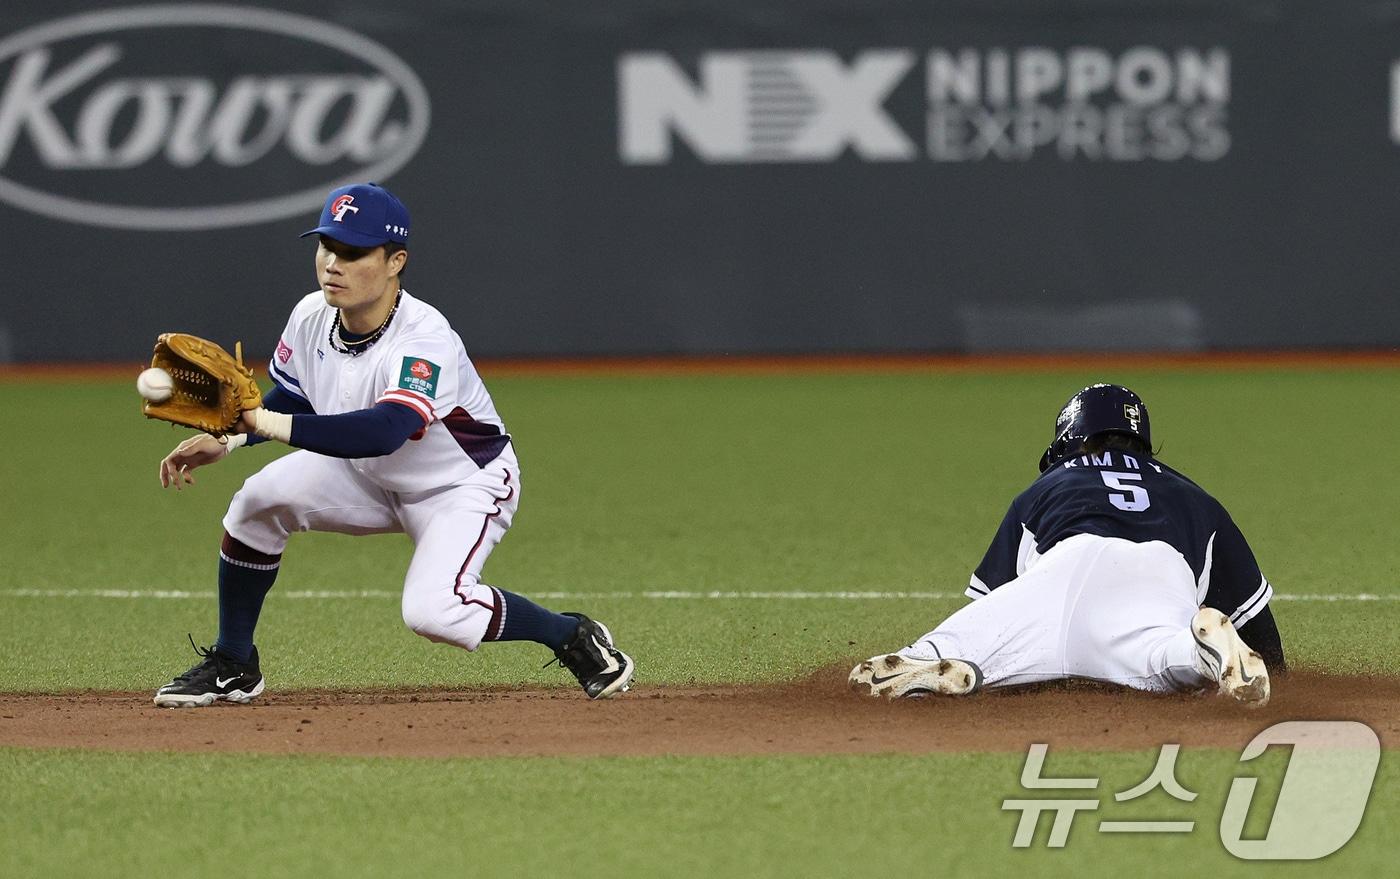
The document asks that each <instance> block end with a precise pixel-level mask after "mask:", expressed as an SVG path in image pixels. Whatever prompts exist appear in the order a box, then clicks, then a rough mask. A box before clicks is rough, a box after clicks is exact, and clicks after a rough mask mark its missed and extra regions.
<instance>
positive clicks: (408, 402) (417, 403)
mask: <svg viewBox="0 0 1400 879" xmlns="http://www.w3.org/2000/svg"><path fill="white" fill-rule="evenodd" d="M374 402H376V403H398V404H399V405H401V406H407V407H408V408H410V409H412V410H413V411H414V412H417V413H418V416H419V417H420V418H422V419H423V423H424V424H425V425H427V424H432V423H433V422H434V421H436V420H437V416H436V415H435V414H434V413H433V404H432V403H430V402H429V401H427V400H425V399H423V397H421V396H420V395H418V394H416V393H413V392H411V391H405V390H402V389H401V388H390V389H389V390H387V391H385V392H384V393H382V394H380V395H379V399H378V400H375V401H374Z"/></svg>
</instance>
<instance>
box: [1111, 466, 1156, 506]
mask: <svg viewBox="0 0 1400 879" xmlns="http://www.w3.org/2000/svg"><path fill="white" fill-rule="evenodd" d="M1099 475H1100V476H1102V477H1103V484H1104V485H1107V486H1108V487H1109V488H1116V489H1118V491H1121V492H1123V494H1118V493H1117V492H1112V491H1110V492H1109V493H1108V502H1109V503H1110V504H1113V505H1114V506H1115V507H1117V508H1118V509H1120V510H1127V511H1128V512H1130V513H1141V512H1142V511H1143V510H1145V509H1147V508H1148V507H1150V506H1152V501H1151V499H1150V498H1148V496H1147V489H1146V488H1143V487H1142V486H1141V485H1132V484H1130V483H1133V482H1138V481H1140V480H1141V479H1142V474H1141V473H1115V472H1114V471H1112V470H1101V471H1099Z"/></svg>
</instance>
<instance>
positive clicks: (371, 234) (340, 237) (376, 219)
mask: <svg viewBox="0 0 1400 879" xmlns="http://www.w3.org/2000/svg"><path fill="white" fill-rule="evenodd" d="M308 235H325V236H326V237H327V238H334V239H335V240H336V241H340V242H342V243H344V244H349V245H350V246H351V247H378V246H379V245H381V244H385V243H387V242H390V241H397V242H398V243H399V244H407V243H408V208H406V207H404V206H403V202H401V201H399V200H398V198H397V197H396V196H395V195H394V194H393V193H392V192H390V191H389V190H387V189H385V188H384V187H382V186H380V185H379V184H378V183H352V184H350V185H349V186H342V187H340V188H339V189H336V190H333V191H332V192H331V194H330V195H328V196H326V206H325V207H323V208H321V222H320V224H319V225H317V226H316V228H315V229H310V230H307V231H306V232H303V233H301V237H302V238H305V237H306V236H308Z"/></svg>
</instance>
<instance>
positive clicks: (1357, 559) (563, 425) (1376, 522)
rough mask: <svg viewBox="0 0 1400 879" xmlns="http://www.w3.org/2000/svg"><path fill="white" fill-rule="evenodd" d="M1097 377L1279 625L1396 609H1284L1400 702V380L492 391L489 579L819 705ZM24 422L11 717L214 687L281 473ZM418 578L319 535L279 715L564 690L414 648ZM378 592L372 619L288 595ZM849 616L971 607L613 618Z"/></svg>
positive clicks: (369, 613) (662, 649)
mask: <svg viewBox="0 0 1400 879" xmlns="http://www.w3.org/2000/svg"><path fill="white" fill-rule="evenodd" d="M1097 378H1111V379H1114V380H1118V381H1122V382H1125V383H1128V384H1130V385H1132V386H1133V387H1135V388H1137V389H1138V390H1139V391H1140V392H1141V393H1142V394H1143V396H1144V397H1145V399H1146V400H1147V401H1148V405H1149V406H1150V408H1151V413H1152V418H1153V427H1154V433H1155V438H1156V440H1157V442H1158V443H1159V444H1160V445H1161V446H1162V449H1163V451H1162V456H1163V458H1164V460H1167V461H1170V462H1171V463H1173V464H1174V465H1176V466H1178V467H1179V468H1181V469H1183V470H1185V472H1187V473H1188V474H1190V475H1192V476H1193V477H1194V478H1195V479H1197V480H1198V481H1199V482H1201V483H1202V484H1204V485H1205V486H1206V487H1207V488H1208V489H1210V490H1211V491H1212V492H1213V493H1215V494H1216V495H1217V496H1218V497H1219V498H1220V499H1221V500H1222V501H1223V502H1224V503H1225V504H1226V506H1227V507H1228V508H1229V509H1230V510H1231V511H1232V513H1233V514H1234V517H1235V519H1236V520H1237V521H1238V522H1239V523H1240V525H1241V527H1242V528H1243V530H1244V532H1245V534H1246V535H1247V536H1248V537H1249V539H1250V540H1251V543H1252V544H1253V546H1254V549H1255V551H1256V554H1257V555H1258V557H1259V559H1260V562H1261V565H1262V566H1263V568H1264V570H1265V572H1266V573H1267V574H1268V575H1269V577H1270V579H1271V580H1272V581H1273V582H1274V584H1275V587H1276V588H1277V590H1278V592H1279V593H1280V594H1281V595H1288V594H1294V595H1318V594H1321V595H1328V594H1335V595H1343V596H1345V595H1355V594H1357V593H1375V594H1381V595H1385V596H1389V598H1390V599H1392V600H1387V601H1381V602H1367V603H1358V602H1336V603H1324V602H1318V601H1309V602H1294V603H1288V602H1285V601H1280V602H1278V603H1276V604H1275V606H1274V607H1275V613H1276V615H1277V616H1278V618H1279V620H1280V622H1281V624H1282V626H1283V634H1284V641H1285V645H1286V646H1287V648H1288V652H1289V654H1290V657H1291V658H1292V660H1293V661H1294V662H1295V664H1298V665H1303V666H1313V667H1325V668H1338V669H1344V670H1352V671H1381V672H1386V673H1397V672H1400V627H1396V626H1394V625H1392V621H1393V620H1394V619H1395V614H1396V607H1397V604H1396V602H1395V601H1394V600H1393V599H1394V598H1395V596H1396V595H1397V592H1400V590H1397V587H1396V581H1397V577H1396V562H1395V558H1396V556H1395V554H1394V552H1393V551H1392V547H1391V540H1390V529H1391V527H1392V524H1393V523H1394V522H1396V521H1400V493H1398V492H1395V491H1393V490H1392V487H1393V486H1395V485H1400V458H1397V457H1396V456H1394V455H1392V454H1389V453H1388V452H1387V451H1386V446H1385V438H1387V437H1389V436H1391V435H1393V434H1394V433H1396V432H1397V428H1400V411H1397V410H1396V408H1395V407H1392V406H1388V405H1383V404H1382V401H1385V400H1389V399H1394V398H1395V397H1396V395H1397V393H1400V372H1397V371H1393V370H1369V371H1368V370H1355V371H1351V370H1338V371H1303V370H1280V371H1225V372H1204V371H1175V372H1173V371H1155V372H1154V371H1127V372H1122V371H1114V370H1107V371H1105V372H1104V373H1102V374H1091V373H1084V372H1067V371H1061V372H1046V373H1039V374H1022V373H1006V374H983V375H956V374H938V373H930V374H896V375H880V374H868V375H867V374H854V375H842V374H835V375H826V374H802V375H760V376H722V375H691V376H686V375H680V376H645V375H638V376H622V377H573V378H544V377H521V376H514V377H502V378H499V379H495V378H492V377H491V375H490V374H489V373H488V375H487V379H488V381H489V383H490V386H491V388H492V389H493V392H494V394H495V397H496V400H497V403H498V405H499V407H500V409H501V411H502V413H503V415H504V417H505V418H506V421H507V424H508V426H509V427H510V429H511V430H512V432H513V433H514V434H515V436H516V438H517V439H516V442H517V446H518V450H519V454H520V457H521V461H522V467H523V495H522V503H521V509H520V513H519V514H518V516H517V518H516V523H515V526H514V527H513V528H512V530H511V533H510V534H509V535H507V537H506V539H505V541H504V542H503V543H502V544H501V546H500V547H499V548H498V549H497V550H496V552H495V554H494V555H493V556H492V558H491V560H490V562H489V563H488V565H487V568H486V577H487V580H488V582H492V583H496V584H499V585H501V586H503V587H506V588H509V589H512V590H514V591H517V592H521V593H524V594H526V595H531V594H546V595H550V594H557V593H564V594H565V595H566V596H567V597H564V598H553V599H545V601H544V603H546V604H550V605H553V606H556V607H558V608H559V609H575V610H583V611H586V612H588V613H590V614H593V615H596V616H598V617H600V618H602V619H605V620H606V621H607V622H608V623H609V625H610V626H611V628H612V629H613V630H614V632H615V633H616V635H617V637H618V638H619V640H620V641H621V642H622V643H623V644H624V645H626V647H627V649H628V650H629V651H630V652H632V653H633V654H635V655H636V657H637V659H638V661H639V663H640V667H641V679H642V680H646V681H652V682H683V681H691V680H697V681H721V680H734V681H757V680H765V679H772V678H778V677H792V676H794V675H798V674H801V673H802V672H803V671H805V670H808V669H811V668H814V667H817V666H820V665H824V664H826V663H829V662H835V661H845V660H848V659H851V658H853V657H859V656H864V655H869V654H871V653H875V652H881V651H884V650H887V649H891V648H892V647H895V646H899V645H901V644H904V643H907V642H908V641H909V640H911V639H913V638H914V637H916V636H917V635H919V634H921V633H922V632H924V631H926V630H927V629H929V628H931V627H932V626H933V624H934V623H936V622H937V621H938V619H940V618H941V617H942V616H944V615H946V614H947V613H948V612H949V611H950V610H952V609H953V608H955V607H957V606H959V605H960V604H961V603H962V599H961V598H960V597H958V596H960V593H961V590H962V588H963V586H964V585H965V584H966V582H967V576H968V572H969V571H970V570H971V568H972V567H974V566H975V565H976V563H977V561H978V560H979V559H980V557H981V554H982V552H983V550H984V549H985V547H986V544H987V542H988V540H989V539H990V537H991V534H992V532H993V531H994V529H995V527H996V524H997V522H998V521H999V519H1000V517H1001V515H1002V513H1003V512H1004V510H1005V507H1006V504H1007V503H1008V502H1009V500H1010V498H1011V497H1012V496H1013V495H1014V494H1015V493H1016V492H1017V491H1019V490H1020V489H1022V488H1023V487H1024V486H1025V485H1027V484H1028V483H1029V482H1030V481H1031V479H1032V478H1033V477H1034V476H1035V461H1036V458H1037V457H1038V455H1039V453H1040V451H1041V449H1042V448H1043V445H1044V443H1045V441H1046V440H1047V439H1048V434H1049V433H1050V425H1051V422H1052V419H1053V417H1054V414H1055V413H1056V412H1057V411H1058V407H1059V405H1060V403H1061V402H1062V401H1063V399H1064V398H1065V397H1067V396H1068V395H1069V394H1070V393H1071V392H1073V391H1074V390H1075V389H1077V388H1078V387H1080V386H1082V385H1083V384H1086V383H1088V382H1089V381H1091V380H1093V379H1097ZM0 406H3V407H4V408H5V411H9V412H23V413H25V416H26V417H25V422H24V423H25V424H27V425H30V426H31V429H28V430H23V431H20V430H16V429H15V427H14V426H15V425H17V424H18V423H19V422H17V421H15V420H13V419H12V420H10V421H9V422H8V423H9V425H10V426H9V427H7V429H6V436H5V442H4V445H5V451H6V454H5V455H3V456H0V484H3V485H5V486H6V497H5V508H4V513H3V515H4V528H3V533H0V555H3V558H4V561H5V564H4V565H3V566H0V690H24V689H55V688H80V687H92V686H99V687H111V688H126V687H136V688H144V687H149V686H152V685H154V684H158V683H159V682H160V681H161V680H163V679H167V678H168V677H169V676H170V675H171V674H173V673H175V672H176V671H180V670H182V669H183V668H185V667H186V666H187V665H188V664H189V663H190V661H191V660H192V659H193V655H192V654H191V653H190V652H189V647H188V645H187V644H186V643H185V641H184V635H185V633H186V632H193V633H194V635H195V637H196V640H199V641H201V642H203V643H207V642H209V641H211V640H212V639H213V636H214V633H215V626H216V604H215V601H214V598H213V591H214V573H215V567H216V551H217V544H218V539H219V535H220V531H221V525H220V518H221V517H222V514H223V511H224V509H225V508H226V506H227V504H228V500H229V497H230V496H231V495H232V493H233V492H234V491H235V490H236V489H237V487H238V485H239V484H240V483H241V481H242V479H243V478H245V477H246V476H247V475H248V474H250V473H252V472H254V471H256V470H257V468H258V467H260V466H261V465H262V464H263V463H265V462H266V461H267V460H269V459H270V458H271V457H272V456H273V455H274V454H277V453H278V451H279V450H278V449H273V448H269V447H267V446H259V447H256V448H251V449H244V450H240V451H238V452H237V453H235V454H234V455H233V456H231V457H230V458H229V459H227V460H226V461H223V462H221V463H219V464H216V465H214V466H212V467H209V468H206V469H204V470H201V471H199V472H198V473H197V479H198V484H197V485H195V486H193V487H191V488H188V489H186V490H185V491H183V492H179V493H176V492H174V491H173V490H166V491H162V490H161V489H160V488H159V487H158V485H157V482H156V466H157V462H158V461H159V460H160V458H161V457H162V456H163V455H164V454H165V453H166V452H167V451H168V450H169V449H170V448H171V447H172V446H173V445H174V444H175V443H176V442H177V441H178V440H179V439H180V438H181V437H183V436H184V435H185V434H184V433H183V432H180V431H176V430H173V429H171V428H169V427H167V426H165V425H162V424H159V423H157V422H152V421H147V420H145V419H142V418H141V417H140V415H139V413H138V411H137V402H136V397H135V394H134V391H133V389H132V388H131V387H130V382H125V381H122V382H117V381H105V382H82V381H76V380H54V381H51V382H29V383H19V382H11V383H0ZM410 552H411V547H410V545H409V543H408V541H407V540H406V539H405V538H403V537H400V536H394V535H389V536H378V537H370V538H350V537H343V536H339V535H320V534H309V535H298V536H296V537H294V538H293V542H292V544H291V545H290V546H289V548H288V551H287V554H286V558H285V562H284V565H283V569H282V573H281V575H280V577H279V580H278V584H277V586H276V588H275V589H274V590H273V592H272V594H271V596H270V597H269V599H268V604H267V607H266V610H265V613H264V615H263V622H262V625H261V626H260V629H259V636H258V639H259V644H260V648H261V650H262V654H263V656H264V667H265V670H266V671H267V673H268V675H269V679H270V681H271V682H272V685H273V686H276V687H295V686H353V685H361V684H401V685H407V684H440V683H449V684H464V685H473V684H477V683H513V682H527V683H536V682H537V683H562V678H561V677H560V676H559V675H557V674H555V672H554V671H553V670H551V671H550V672H541V671H540V670H539V668H538V665H539V664H540V663H541V662H542V661H543V659H542V652H541V651H540V650H539V649H538V648H534V647H528V646H527V647H520V646H499V645H492V646H489V647H488V648H486V649H484V650H482V651H480V652H479V653H478V655H476V656H467V655H466V654H463V653H461V652H459V651H455V650H453V649H451V648H445V647H440V646H434V645H430V644H428V643H427V642H426V641H423V640H422V639H419V638H417V637H416V636H414V635H412V634H411V633H409V632H408V631H407V630H406V629H405V628H404V627H403V626H402V624H401V622H400V621H399V615H398V604H397V600H396V598H395V597H394V596H395V594H396V592H397V590H398V589H399V588H400V583H401V578H402V575H403V571H404V570H405V568H406V565H407V560H408V558H409V553H410ZM101 589H117V590H184V591H192V592H195V593H196V597H194V598H188V599H134V600H133V599H122V598H100V597H93V595H92V594H91V593H92V591H93V590H101ZM24 590H38V591H39V592H40V593H45V594H43V595H39V596H33V595H32V594H30V595H29V597H21V595H22V594H25V593H24ZM55 590H59V591H61V590H78V591H79V594H78V595H76V596H72V597H50V596H48V595H47V592H48V591H55ZM359 590H369V591H371V592H372V593H374V597H369V598H358V597H352V598H324V599H314V598H289V597H287V596H290V595H295V594H297V593H305V592H307V591H329V592H358V591H359ZM851 590H857V591H884V592H899V591H913V592H920V593H932V594H934V595H938V596H946V597H943V598H880V599H869V600H830V601H827V600H821V599H819V598H815V599H814V598H807V599H802V600H789V599H780V598H766V599H754V598H734V599H692V598H682V599H660V598H655V599H639V598H631V599H627V598H609V597H605V596H607V595H608V594H616V593H619V592H620V593H628V594H634V593H639V592H644V591H681V592H706V591H726V592H746V593H747V592H761V593H788V592H818V593H820V592H833V591H851ZM543 658H547V657H543Z"/></svg>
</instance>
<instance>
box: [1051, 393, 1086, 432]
mask: <svg viewBox="0 0 1400 879" xmlns="http://www.w3.org/2000/svg"><path fill="white" fill-rule="evenodd" d="M1083 406H1084V401H1082V400H1080V399H1079V398H1078V397H1074V398H1072V399H1071V400H1070V401H1069V402H1068V403H1066V404H1065V408H1063V409H1061V410H1060V417H1059V418H1056V419H1055V426H1056V427H1057V428H1058V427H1061V426H1063V425H1066V424H1069V423H1070V422H1071V421H1073V420H1074V419H1075V418H1077V417H1078V416H1079V410H1080V409H1081V408H1083Z"/></svg>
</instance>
